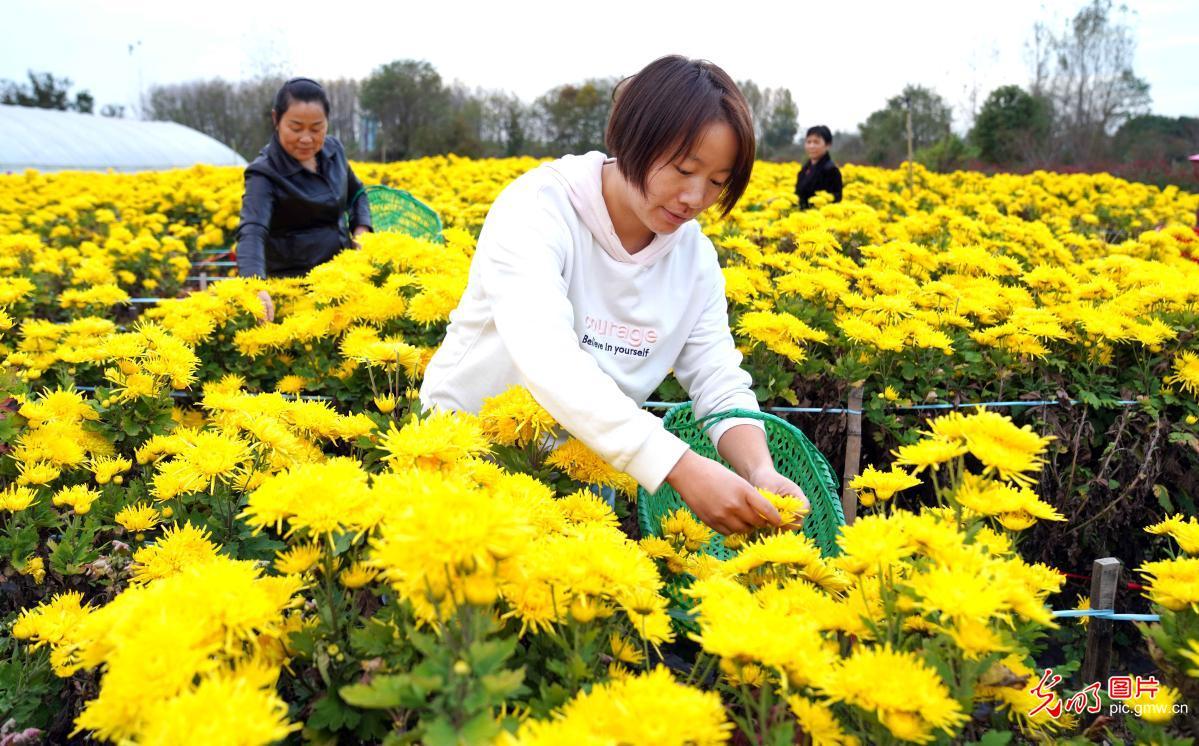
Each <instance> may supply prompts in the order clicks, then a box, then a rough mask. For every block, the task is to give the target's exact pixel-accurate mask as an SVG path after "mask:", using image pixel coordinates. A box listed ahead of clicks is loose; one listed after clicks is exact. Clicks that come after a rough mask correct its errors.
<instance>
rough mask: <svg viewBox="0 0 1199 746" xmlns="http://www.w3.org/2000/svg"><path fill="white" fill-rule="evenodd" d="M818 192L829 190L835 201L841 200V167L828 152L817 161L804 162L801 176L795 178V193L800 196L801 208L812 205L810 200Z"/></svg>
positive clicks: (804, 208) (800, 172)
mask: <svg viewBox="0 0 1199 746" xmlns="http://www.w3.org/2000/svg"><path fill="white" fill-rule="evenodd" d="M816 192H828V193H829V194H831V195H833V202H840V201H841V169H839V168H837V164H836V163H833V158H832V156H830V155H829V154H828V153H825V154H824V156H823V157H822V158H821V159H820V160H818V161H816V163H815V165H813V164H812V162H811V161H808V162H807V163H805V164H803V168H801V169H799V176H798V177H796V179H795V194H796V196H798V197H799V209H801V210H806V209H808V208H809V207H811V205H810V204H809V200H811V199H812V196H813V195H815V194H816Z"/></svg>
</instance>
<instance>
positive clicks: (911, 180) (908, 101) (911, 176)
mask: <svg viewBox="0 0 1199 746" xmlns="http://www.w3.org/2000/svg"><path fill="white" fill-rule="evenodd" d="M903 103H904V105H905V107H906V109H907V128H908V192H909V193H911V192H912V191H913V187H914V186H915V182H916V175H915V173H914V172H913V171H912V161H913V160H915V155H914V154H913V152H912V96H911V94H909V93H905V94H904V96H903Z"/></svg>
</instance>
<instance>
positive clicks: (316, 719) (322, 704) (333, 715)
mask: <svg viewBox="0 0 1199 746" xmlns="http://www.w3.org/2000/svg"><path fill="white" fill-rule="evenodd" d="M360 718H361V715H359V714H358V713H357V712H355V711H354V709H353V708H350V707H347V706H346V705H345V704H343V703H342V701H341V700H339V699H338V698H337V697H336V696H334V695H333V694H326V695H325V696H324V697H322V698H320V699H319V700H317V702H316V704H315V705H313V707H312V714H311V715H309V716H308V722H307V725H308V726H309V727H312V728H320V729H322V730H341V729H343V728H346V727H350V728H353V727H354V726H355V725H357V724H358V720H359V719H360Z"/></svg>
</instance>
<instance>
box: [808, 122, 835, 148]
mask: <svg viewBox="0 0 1199 746" xmlns="http://www.w3.org/2000/svg"><path fill="white" fill-rule="evenodd" d="M812 135H820V138H821V139H822V140H824V144H825V145H832V144H833V131H832V130H830V129H829V128H828V127H826V126H824V125H823V124H818V125H816V126H815V127H808V133H807V134H806V135H804V139H805V140H806V139H808V138H809V137H811V136H812Z"/></svg>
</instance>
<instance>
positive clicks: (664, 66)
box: [604, 55, 756, 215]
mask: <svg viewBox="0 0 1199 746" xmlns="http://www.w3.org/2000/svg"><path fill="white" fill-rule="evenodd" d="M612 98H613V104H612V115H611V116H610V117H609V119H608V128H607V131H606V132H605V133H604V142H605V143H606V144H607V147H608V154H609V155H612V156H615V157H616V166H617V168H619V169H620V173H621V174H622V175H623V176H624V177H625V178H626V179H628V181H629V182H630V183H631V184H634V185H636V186H637V188H638V189H640V190H641V192H642V194H644V193H645V189H646V185H647V183H648V182H649V177H650V169H652V168H653V167H654V165H655V164H657V163H659V162H660V161H662V160H663V159H665V160H666V161H673V160H675V159H677V158H679V157H680V156H683V155H686V154H687V153H689V152H691V150H692V149H693V148H694V147H695V146H696V143H697V142H698V140H699V138H700V137H701V136H702V135H703V134H704V130H705V129H706V128H707V126H708V125H709V124H712V123H714V122H726V123H728V125H729V127H731V128H732V130H733V134H734V135H735V136H736V138H737V156H736V158H735V159H734V162H733V169H732V174H730V176H729V179H728V181H727V182H726V183H725V187H724V191H723V192H721V194H720V207H721V209H722V210H723V211H724V214H725V215H728V214H729V212H731V211H732V209H733V206H734V205H736V204H737V200H738V199H740V198H741V195H742V194H744V193H745V187H746V186H748V185H749V177H750V174H751V173H752V172H753V168H754V152H755V147H756V143H755V141H754V123H753V117H752V116H751V115H750V110H749V104H748V103H747V102H746V101H745V96H743V95H742V94H741V90H740V89H739V88H737V84H736V83H734V82H733V79H732V78H730V77H729V75H728V73H726V72H725V71H724V70H721V69H720V68H719V67H717V66H716V65H713V64H712V63H711V62H708V61H706V60H691V59H687V58H686V57H681V56H679V55H671V56H668V57H661V58H659V59H657V60H654V61H653V62H651V63H649V64H648V65H646V66H645V68H644V69H642V70H641V72H639V73H637V74H636V75H633V76H630V77H628V78H625V79H624V80H622V81H620V83H619V84H617V86H616V89H615V90H614V91H613V93H612Z"/></svg>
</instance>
